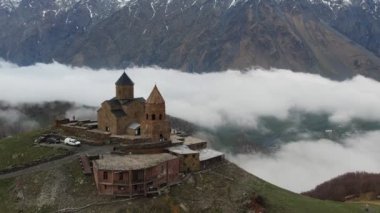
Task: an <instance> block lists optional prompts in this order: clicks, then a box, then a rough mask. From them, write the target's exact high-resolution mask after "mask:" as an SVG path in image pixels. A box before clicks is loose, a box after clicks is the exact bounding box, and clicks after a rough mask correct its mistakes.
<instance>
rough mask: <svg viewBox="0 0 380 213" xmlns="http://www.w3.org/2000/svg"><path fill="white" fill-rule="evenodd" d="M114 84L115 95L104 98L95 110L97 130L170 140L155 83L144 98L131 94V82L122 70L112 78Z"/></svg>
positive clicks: (167, 125)
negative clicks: (118, 76)
mask: <svg viewBox="0 0 380 213" xmlns="http://www.w3.org/2000/svg"><path fill="white" fill-rule="evenodd" d="M115 86H116V97H114V98H112V99H110V100H106V101H104V102H103V103H102V105H101V107H100V109H99V110H98V129H99V130H102V131H106V132H110V133H111V134H113V135H125V136H135V137H136V138H145V139H149V140H150V141H154V142H157V141H168V140H170V131H171V128H170V123H169V121H168V120H167V117H166V111H165V100H164V98H163V97H162V95H161V93H160V91H159V90H158V88H157V86H154V88H153V90H152V92H151V94H150V96H149V97H148V99H147V100H146V101H145V99H144V98H141V97H140V98H135V97H134V83H133V81H132V80H131V79H130V78H129V77H128V76H127V74H126V73H123V74H122V76H121V77H120V78H119V80H117V81H116V83H115ZM145 141H146V140H145Z"/></svg>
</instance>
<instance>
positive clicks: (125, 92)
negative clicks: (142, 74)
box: [115, 72, 134, 100]
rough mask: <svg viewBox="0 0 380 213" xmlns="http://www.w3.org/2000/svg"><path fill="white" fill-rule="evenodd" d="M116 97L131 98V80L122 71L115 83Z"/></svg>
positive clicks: (132, 96) (120, 98) (121, 98)
mask: <svg viewBox="0 0 380 213" xmlns="http://www.w3.org/2000/svg"><path fill="white" fill-rule="evenodd" d="M115 86H116V98H117V99H119V100H126V99H133V98H134V95H133V87H134V83H133V81H132V80H131V79H130V78H129V77H128V75H127V74H126V73H125V72H124V73H123V74H122V75H121V76H120V78H119V80H117V81H116V83H115Z"/></svg>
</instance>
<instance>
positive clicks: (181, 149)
mask: <svg viewBox="0 0 380 213" xmlns="http://www.w3.org/2000/svg"><path fill="white" fill-rule="evenodd" d="M168 150H169V152H172V153H175V154H180V155H189V154H197V153H199V152H197V151H194V150H192V149H190V148H189V147H187V146H186V145H178V146H172V147H169V148H168Z"/></svg>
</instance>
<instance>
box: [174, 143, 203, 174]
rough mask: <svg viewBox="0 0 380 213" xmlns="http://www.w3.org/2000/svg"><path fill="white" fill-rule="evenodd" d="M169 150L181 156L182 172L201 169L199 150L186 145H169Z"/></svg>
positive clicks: (180, 168)
mask: <svg viewBox="0 0 380 213" xmlns="http://www.w3.org/2000/svg"><path fill="white" fill-rule="evenodd" d="M167 150H168V151H169V152H170V153H172V154H173V155H176V156H177V157H178V158H179V162H180V167H179V170H180V172H195V171H199V170H200V163H199V152H198V151H194V150H192V149H190V148H189V147H187V146H186V145H178V146H173V147H169V148H168V149H167Z"/></svg>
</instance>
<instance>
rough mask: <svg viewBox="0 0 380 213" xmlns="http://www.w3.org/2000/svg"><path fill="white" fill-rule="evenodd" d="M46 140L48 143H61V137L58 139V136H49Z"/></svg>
mask: <svg viewBox="0 0 380 213" xmlns="http://www.w3.org/2000/svg"><path fill="white" fill-rule="evenodd" d="M46 142H47V143H50V144H56V143H60V141H59V139H57V138H53V137H50V138H47V139H46Z"/></svg>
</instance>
